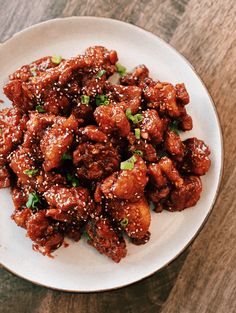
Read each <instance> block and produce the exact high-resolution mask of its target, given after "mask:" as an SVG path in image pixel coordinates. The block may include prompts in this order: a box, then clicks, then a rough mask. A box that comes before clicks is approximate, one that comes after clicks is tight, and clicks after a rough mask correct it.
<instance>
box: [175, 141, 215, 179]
mask: <svg viewBox="0 0 236 313" xmlns="http://www.w3.org/2000/svg"><path fill="white" fill-rule="evenodd" d="M184 145H185V156H184V160H183V164H182V165H181V168H182V170H183V171H184V172H187V173H191V174H196V175H205V174H206V172H207V171H208V170H209V168H210V166H211V160H210V159H209V155H210V149H209V147H208V146H207V145H206V144H205V143H204V142H203V141H202V140H199V139H197V138H195V137H194V138H189V139H187V140H185V141H184Z"/></svg>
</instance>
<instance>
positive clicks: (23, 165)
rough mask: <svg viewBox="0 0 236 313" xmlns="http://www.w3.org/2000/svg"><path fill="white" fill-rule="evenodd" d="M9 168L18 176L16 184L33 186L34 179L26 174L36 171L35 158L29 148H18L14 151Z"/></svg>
mask: <svg viewBox="0 0 236 313" xmlns="http://www.w3.org/2000/svg"><path fill="white" fill-rule="evenodd" d="M10 167H11V169H12V170H13V172H14V173H15V174H16V175H17V176H18V182H19V183H20V184H22V185H24V184H27V185H30V186H32V187H34V186H35V179H34V177H32V175H30V174H29V173H28V171H29V170H36V166H35V158H34V155H33V154H32V153H31V150H30V149H29V148H24V147H20V148H19V149H18V150H16V151H14V152H13V154H12V156H11V162H10ZM36 174H37V173H36Z"/></svg>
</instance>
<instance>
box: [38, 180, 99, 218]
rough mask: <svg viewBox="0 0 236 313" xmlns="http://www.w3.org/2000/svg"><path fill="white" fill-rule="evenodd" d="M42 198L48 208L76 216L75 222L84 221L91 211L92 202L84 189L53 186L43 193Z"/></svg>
mask: <svg viewBox="0 0 236 313" xmlns="http://www.w3.org/2000/svg"><path fill="white" fill-rule="evenodd" d="M44 197H45V198H46V200H47V202H48V204H49V205H50V206H52V207H55V208H57V209H59V210H61V211H63V212H64V211H65V212H68V213H69V214H71V215H72V216H76V219H77V220H86V219H87V218H88V216H89V214H90V212H91V211H92V210H93V202H92V200H91V198H90V196H89V192H88V190H87V189H86V188H82V187H72V188H66V187H60V186H53V187H51V188H50V189H48V190H47V191H46V192H45V193H44ZM59 213H60V212H59Z"/></svg>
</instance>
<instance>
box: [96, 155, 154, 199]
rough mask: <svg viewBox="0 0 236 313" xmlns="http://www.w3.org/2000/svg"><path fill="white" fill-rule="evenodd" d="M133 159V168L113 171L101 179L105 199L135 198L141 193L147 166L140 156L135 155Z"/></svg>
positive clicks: (145, 180)
mask: <svg viewBox="0 0 236 313" xmlns="http://www.w3.org/2000/svg"><path fill="white" fill-rule="evenodd" d="M135 160H136V161H135V163H134V168H133V169H131V170H121V171H119V172H115V173H113V174H112V175H110V176H109V177H107V178H106V179H105V180H104V181H103V183H102V185H101V190H102V192H103V194H104V195H105V197H106V198H107V199H114V198H117V199H124V200H137V199H139V198H140V197H141V196H142V195H143V193H144V188H145V186H146V184H147V182H148V177H147V175H146V174H147V167H146V165H145V162H144V161H143V159H142V158H141V157H140V156H138V155H135Z"/></svg>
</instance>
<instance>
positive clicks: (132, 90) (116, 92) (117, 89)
mask: <svg viewBox="0 0 236 313" xmlns="http://www.w3.org/2000/svg"><path fill="white" fill-rule="evenodd" d="M105 90H106V94H107V95H108V97H109V99H110V100H111V101H112V103H116V104H117V105H119V107H121V108H122V109H123V110H124V111H126V109H128V108H130V109H131V112H132V114H135V113H137V112H138V110H139V108H140V105H141V89H140V88H139V87H136V86H122V85H112V84H110V83H107V84H106V88H105Z"/></svg>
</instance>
